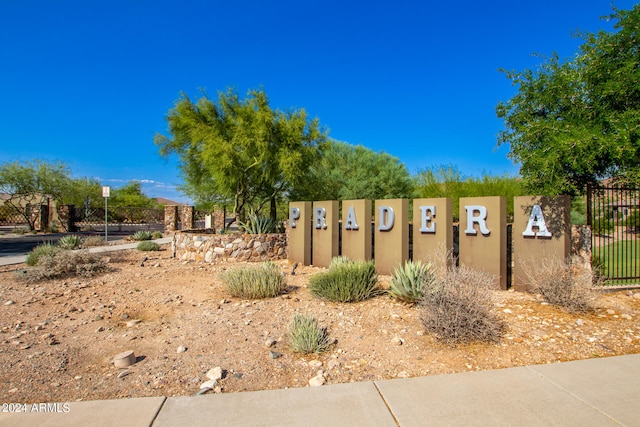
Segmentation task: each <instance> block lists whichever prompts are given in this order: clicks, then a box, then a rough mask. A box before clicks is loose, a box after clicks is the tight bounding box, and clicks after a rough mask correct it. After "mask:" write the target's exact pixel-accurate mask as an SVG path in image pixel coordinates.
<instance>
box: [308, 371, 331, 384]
mask: <svg viewBox="0 0 640 427" xmlns="http://www.w3.org/2000/svg"><path fill="white" fill-rule="evenodd" d="M326 382H327V380H326V379H325V378H324V372H322V371H318V375H316V376H315V377H313V378H311V379H310V380H309V385H310V386H311V387H318V386H321V385H324V383H326Z"/></svg>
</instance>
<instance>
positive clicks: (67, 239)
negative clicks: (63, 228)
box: [58, 234, 82, 249]
mask: <svg viewBox="0 0 640 427" xmlns="http://www.w3.org/2000/svg"><path fill="white" fill-rule="evenodd" d="M81 243H82V239H81V238H80V236H76V235H71V234H70V235H68V236H63V237H61V238H60V240H58V246H59V247H60V248H61V249H77V248H78V247H79V246H80V244H81Z"/></svg>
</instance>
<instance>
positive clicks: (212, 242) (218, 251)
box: [171, 232, 287, 262]
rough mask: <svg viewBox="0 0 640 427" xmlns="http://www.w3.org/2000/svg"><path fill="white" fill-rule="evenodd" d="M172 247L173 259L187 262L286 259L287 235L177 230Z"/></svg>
mask: <svg viewBox="0 0 640 427" xmlns="http://www.w3.org/2000/svg"><path fill="white" fill-rule="evenodd" d="M171 249H172V252H173V257H174V258H178V259H181V260H184V261H204V262H218V261H222V260H225V259H228V260H237V261H249V262H258V261H268V260H276V259H286V258H287V238H286V235H285V234H242V233H236V234H223V235H218V234H204V233H203V234H198V233H194V232H191V233H176V234H174V236H173V242H172V245H171Z"/></svg>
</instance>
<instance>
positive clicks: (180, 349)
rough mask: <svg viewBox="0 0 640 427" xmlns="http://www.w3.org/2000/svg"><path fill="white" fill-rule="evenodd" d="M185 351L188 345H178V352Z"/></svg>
mask: <svg viewBox="0 0 640 427" xmlns="http://www.w3.org/2000/svg"><path fill="white" fill-rule="evenodd" d="M185 351H187V347H185V346H183V345H181V346H180V347H178V350H177V351H176V352H177V353H184V352H185Z"/></svg>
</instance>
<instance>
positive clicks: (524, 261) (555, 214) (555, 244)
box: [513, 196, 571, 291]
mask: <svg viewBox="0 0 640 427" xmlns="http://www.w3.org/2000/svg"><path fill="white" fill-rule="evenodd" d="M570 255H571V198H570V197H569V196H557V197H548V196H520V197H516V198H515V199H514V212H513V259H514V260H515V262H514V265H513V288H514V289H515V290H517V291H526V290H527V278H526V271H527V269H535V268H537V267H538V265H540V264H541V263H543V262H545V259H548V258H552V259H553V258H555V259H559V260H565V259H567V258H568V257H569V256H570Z"/></svg>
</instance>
